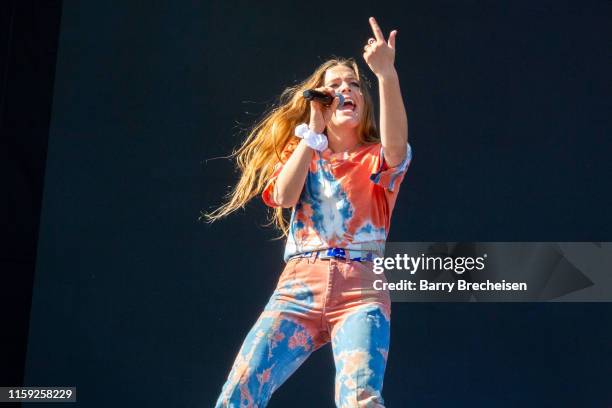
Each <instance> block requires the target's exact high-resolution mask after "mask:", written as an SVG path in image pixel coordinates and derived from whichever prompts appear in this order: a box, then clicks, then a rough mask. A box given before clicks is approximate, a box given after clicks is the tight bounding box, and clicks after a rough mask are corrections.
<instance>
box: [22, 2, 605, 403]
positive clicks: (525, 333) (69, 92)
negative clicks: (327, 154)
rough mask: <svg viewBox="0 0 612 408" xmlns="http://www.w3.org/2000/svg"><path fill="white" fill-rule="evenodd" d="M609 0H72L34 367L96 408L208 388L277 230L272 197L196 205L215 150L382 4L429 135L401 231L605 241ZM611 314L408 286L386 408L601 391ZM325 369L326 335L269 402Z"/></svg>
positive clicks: (202, 393) (305, 396)
mask: <svg viewBox="0 0 612 408" xmlns="http://www.w3.org/2000/svg"><path fill="white" fill-rule="evenodd" d="M611 11H612V6H611V3H609V2H604V1H591V2H581V3H579V4H578V3H576V2H573V3H564V2H559V1H555V2H552V1H551V2H548V1H546V2H544V1H540V2H535V3H534V2H515V1H505V2H472V1H463V2H454V1H437V2H419V3H418V4H417V3H413V4H401V3H400V2H386V3H380V4H378V5H374V4H372V3H371V2H367V3H366V2H352V3H347V4H323V3H316V4H315V3H309V4H307V3H301V4H300V3H295V4H289V3H288V2H287V3H280V4H275V5H274V6H271V5H269V6H268V5H263V4H262V5H258V6H255V5H254V4H252V3H247V2H245V3H236V2H207V3H205V4H202V3H196V2H180V3H178V2H169V1H166V2H163V1H155V2H149V4H147V6H146V7H144V6H139V5H137V4H136V3H135V2H129V3H128V4H118V3H113V4H110V3H109V4H103V3H102V2H98V4H94V3H93V2H79V1H64V8H63V15H62V26H61V34H60V41H59V51H58V58H57V66H56V77H55V94H54V100H53V116H52V122H51V128H50V136H49V147H48V156H47V157H48V159H47V167H46V174H45V187H44V199H43V203H42V204H43V210H42V215H41V226H40V240H39V246H38V259H37V270H36V277H35V283H34V295H33V301H32V316H31V321H30V338H29V342H28V354H27V365H26V384H29V385H75V386H77V387H78V398H79V401H80V404H81V405H84V406H109V405H121V406H168V405H170V406H212V404H213V402H214V400H215V399H216V396H217V394H218V393H219V391H220V387H221V385H222V383H223V381H224V379H225V377H226V375H227V373H228V371H229V368H230V365H231V363H232V360H233V358H234V356H235V353H236V352H237V350H238V347H239V346H240V343H241V341H242V339H243V338H244V335H245V334H246V333H247V331H248V329H249V328H250V326H251V325H252V324H253V322H254V321H255V319H256V317H257V316H258V314H259V313H260V311H261V309H262V308H263V306H264V304H265V302H266V301H267V299H268V297H269V295H270V293H271V291H272V289H273V287H274V284H275V282H276V279H277V277H278V274H279V273H280V271H281V269H282V266H283V262H282V259H281V256H282V249H283V247H282V244H283V243H282V242H281V241H272V240H271V238H273V237H274V236H275V235H276V233H275V232H274V231H272V230H270V229H267V228H264V227H263V226H262V225H263V224H264V223H265V217H266V208H265V207H264V206H263V204H262V203H261V201H260V200H255V201H253V202H252V203H251V204H250V205H249V206H248V207H247V208H246V210H245V211H244V212H239V213H238V214H236V215H233V216H232V217H230V218H229V219H227V220H224V221H222V222H219V223H216V224H213V225H206V224H203V223H200V222H198V221H197V218H198V215H199V211H200V209H206V210H209V209H212V208H214V206H215V205H217V204H219V203H220V202H221V200H222V198H223V195H224V194H225V193H227V192H228V186H229V185H231V184H232V183H234V182H235V181H236V177H237V174H236V173H235V172H233V170H232V164H231V163H230V162H228V161H227V160H225V159H216V160H209V159H212V158H214V157H218V156H222V155H226V154H228V153H229V152H230V151H231V149H232V147H234V146H236V145H237V144H238V143H239V142H240V141H241V140H242V138H243V137H244V134H243V133H241V132H240V131H241V129H245V128H248V126H249V124H252V123H253V122H254V121H255V120H256V119H257V118H258V117H259V116H260V114H261V113H262V112H264V111H265V110H266V109H267V108H269V107H270V105H271V104H272V103H273V102H274V101H275V100H276V99H275V98H276V97H277V96H278V95H279V94H280V92H281V91H282V89H283V88H284V87H286V86H288V85H291V84H293V83H294V82H295V81H298V80H301V79H302V78H303V77H305V76H306V75H308V74H309V73H310V72H311V71H312V70H313V69H314V68H315V67H316V65H318V64H319V63H320V62H322V61H323V60H324V59H326V58H327V57H329V56H332V55H341V56H354V57H356V58H358V59H359V60H360V61H362V59H361V49H362V46H363V43H364V42H365V41H366V40H367V38H368V37H369V36H370V35H371V33H370V29H369V25H368V23H367V17H368V16H370V15H374V16H376V17H377V18H378V20H379V22H380V24H381V26H382V28H383V31H384V32H385V34H386V35H388V33H389V31H390V30H391V29H393V28H398V29H399V34H398V38H397V50H398V51H397V59H396V65H397V67H398V71H399V75H400V80H401V84H402V90H403V94H404V99H405V101H406V104H407V110H408V115H409V127H410V140H411V143H412V145H413V148H414V152H415V158H414V161H413V163H412V166H411V168H410V170H409V174H408V175H407V177H406V179H405V180H404V182H403V185H402V189H401V192H400V197H399V199H398V204H397V206H396V208H395V212H394V216H393V223H392V225H393V226H392V229H391V234H390V237H389V240H392V241H420V240H423V241H436V240H438V241H458V240H470V241H487V240H495V241H512V240H521V241H540V240H541V241H544V240H550V241H564V240H571V241H581V240H587V241H609V240H610V239H611V238H612V217H610V215H609V208H610V206H611V204H612V194H611V192H610V188H609V179H610V176H611V175H612V164H611V163H610V160H609V156H610V153H611V151H612V149H611V147H612V141H611V140H610V138H609V134H610V133H609V130H610V118H609V114H608V113H609V112H608V110H609V102H610V101H609V94H610V86H609V85H610V84H609V72H610V68H611V67H610V59H609V43H610V27H611V23H612V13H611ZM315 23H316V24H315ZM313 25H316V28H311V27H313ZM362 66H363V67H364V69H367V68H366V66H365V64H363V63H362ZM370 78H372V79H373V76H372V75H370ZM374 86H375V83H374ZM375 89H376V86H375ZM375 92H376V91H375ZM604 107H605V108H608V109H607V110H606V111H604ZM606 114H607V115H606ZM611 311H612V308H611V307H610V304H394V309H393V324H392V327H393V329H392V340H391V342H392V344H391V352H390V361H389V365H388V371H387V375H386V382H385V390H384V395H385V399H386V401H387V403H388V404H387V405H388V406H390V407H402V406H414V407H446V406H464V405H465V406H482V407H485V406H487V407H488V406H496V407H516V406H518V405H522V406H530V407H531V406H533V407H553V406H554V407H559V406H564V407H576V406H581V407H583V406H584V407H601V406H607V405H609V404H610V403H612V399H611V398H612V395H611V391H610V388H609V378H612V368H611V367H612V352H611V350H612V340H611V339H612V326H611V325H610V324H609V323H610V312H611ZM333 375H334V373H333V364H332V358H331V351H330V350H329V349H328V348H325V349H324V350H322V351H320V352H318V353H316V354H315V355H314V356H313V357H311V359H310V360H309V361H308V362H307V363H306V364H305V365H304V366H303V367H302V368H301V369H300V370H299V371H298V372H297V373H296V374H295V375H294V376H293V377H292V378H291V379H290V380H289V381H288V382H287V383H286V384H285V385H284V386H283V387H282V388H281V389H280V390H279V391H278V392H277V393H276V394H275V395H274V397H273V399H272V402H271V404H270V406H271V407H328V406H331V405H332V402H331V401H332V399H333ZM117 401H120V403H117ZM606 404H607V405H606Z"/></svg>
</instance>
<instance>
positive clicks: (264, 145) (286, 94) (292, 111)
mask: <svg viewBox="0 0 612 408" xmlns="http://www.w3.org/2000/svg"><path fill="white" fill-rule="evenodd" d="M337 65H343V66H346V67H348V68H350V69H352V70H353V72H354V73H355V76H356V77H357V78H358V79H359V81H360V84H361V87H360V89H361V92H362V94H363V99H364V105H363V115H362V116H361V121H360V124H359V132H358V133H359V142H360V143H362V144H371V143H378V142H379V141H380V136H379V133H378V130H377V128H376V122H375V118H374V109H373V103H372V97H371V95H370V92H369V90H368V88H369V83H368V81H367V79H366V78H365V77H363V76H361V75H360V74H359V67H358V66H357V62H356V61H355V60H354V59H353V58H333V59H329V60H327V61H325V62H324V63H323V64H321V65H320V66H319V67H318V68H317V69H316V70H315V71H314V72H313V73H312V75H310V76H309V77H308V78H306V79H305V80H304V81H302V82H301V83H299V84H297V85H295V86H292V87H289V88H287V89H285V90H284V91H283V93H282V94H281V96H280V98H279V103H278V104H277V105H276V106H275V107H273V108H272V109H271V110H269V111H268V113H266V114H265V115H264V117H263V118H262V119H261V120H260V121H259V122H257V123H256V124H255V125H254V126H253V127H252V128H251V130H250V131H249V133H248V136H247V137H246V139H245V140H244V142H243V143H242V145H241V146H240V147H239V148H238V149H234V151H233V152H232V154H231V155H230V156H229V157H230V158H235V160H236V167H237V168H238V170H239V171H240V173H241V176H240V180H239V181H238V183H237V184H236V186H235V187H234V189H233V190H232V191H231V192H230V193H228V194H227V195H226V200H227V201H226V202H225V203H224V204H223V205H221V206H220V207H218V208H217V209H215V210H214V211H212V212H210V213H204V212H202V213H201V215H200V220H202V219H205V220H206V222H214V221H216V220H218V219H220V218H223V217H225V216H227V215H229V214H230V213H232V212H234V211H236V210H237V209H239V208H244V207H245V205H246V204H247V203H248V202H249V201H250V200H251V199H252V198H253V197H255V196H258V195H259V194H261V193H262V191H263V189H264V188H265V187H266V183H267V181H268V179H269V178H270V176H271V175H272V173H273V171H274V166H275V165H276V164H277V163H278V162H281V161H282V162H283V163H284V162H286V159H285V160H284V161H283V158H282V157H281V153H282V152H283V151H284V150H285V149H287V148H288V149H289V150H290V151H292V149H291V148H295V145H297V144H298V143H299V141H300V139H299V138H298V137H297V136H295V135H294V130H295V127H296V126H297V125H299V124H300V123H304V122H306V123H307V122H308V121H309V118H310V105H309V103H308V101H306V100H305V99H304V98H303V97H302V92H303V91H305V90H306V89H311V88H317V87H320V86H323V85H324V79H325V72H326V71H327V70H328V69H330V68H333V67H335V66H337ZM290 145H292V146H290ZM271 224H274V226H275V227H276V228H278V229H279V230H280V231H282V236H280V237H278V238H282V237H285V236H287V234H288V230H289V223H288V221H287V220H286V219H285V217H284V214H283V208H281V207H278V208H274V209H273V213H272V217H271V220H270V222H269V223H268V224H266V225H271Z"/></svg>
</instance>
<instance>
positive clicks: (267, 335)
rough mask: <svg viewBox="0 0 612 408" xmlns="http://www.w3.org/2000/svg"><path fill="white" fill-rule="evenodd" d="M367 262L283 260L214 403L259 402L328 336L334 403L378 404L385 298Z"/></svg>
mask: <svg viewBox="0 0 612 408" xmlns="http://www.w3.org/2000/svg"><path fill="white" fill-rule="evenodd" d="M376 279H383V280H384V279H385V278H384V275H375V274H374V273H373V272H372V263H371V262H357V261H345V260H341V259H320V258H318V257H317V256H316V255H313V256H312V257H309V258H293V259H290V260H289V261H288V262H287V264H286V266H285V268H284V270H283V272H282V274H281V277H280V279H279V282H278V285H277V287H276V289H275V291H274V293H273V294H272V296H271V298H270V301H269V302H268V304H267V305H266V307H265V309H264V311H263V312H262V313H261V315H260V316H259V318H258V320H257V322H256V323H255V325H254V326H253V327H252V328H251V330H250V331H249V333H248V335H247V337H246V339H245V340H244V342H243V344H242V347H241V348H240V351H239V353H238V356H237V357H236V360H235V362H234V364H233V367H232V369H231V372H230V374H229V377H228V379H227V381H226V383H225V384H224V385H223V389H222V392H221V395H220V396H219V398H218V400H217V404H216V407H232V408H238V407H265V406H266V404H267V403H268V401H269V399H270V397H271V395H272V393H273V392H274V391H275V390H276V389H277V388H278V387H280V386H281V384H283V382H284V381H285V380H286V379H287V378H289V376H290V375H291V374H292V373H293V372H294V371H295V370H296V369H297V368H298V367H299V366H300V365H301V364H302V363H303V362H304V361H305V360H306V359H307V358H308V356H309V355H310V354H311V353H312V352H313V351H315V350H317V349H318V348H320V347H321V346H323V345H324V344H326V343H328V342H329V341H331V343H332V350H333V355H334V361H335V365H336V391H335V402H336V406H337V407H339V408H349V407H351V408H353V407H355V408H356V407H377V408H380V407H384V401H383V398H382V395H381V391H382V386H383V377H384V372H385V366H386V363H387V353H388V350H389V330H390V313H391V302H390V299H389V293H388V291H377V290H374V289H373V287H372V282H373V281H374V280H376Z"/></svg>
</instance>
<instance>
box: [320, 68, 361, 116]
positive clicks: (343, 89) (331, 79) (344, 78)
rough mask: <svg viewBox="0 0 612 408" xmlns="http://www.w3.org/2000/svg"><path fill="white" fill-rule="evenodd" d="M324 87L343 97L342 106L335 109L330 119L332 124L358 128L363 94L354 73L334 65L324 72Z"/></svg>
mask: <svg viewBox="0 0 612 408" xmlns="http://www.w3.org/2000/svg"><path fill="white" fill-rule="evenodd" d="M324 86H329V87H331V88H333V89H334V90H335V91H336V92H337V93H340V94H342V95H343V96H344V106H343V107H342V108H340V109H336V112H334V114H333V116H332V118H331V122H332V124H333V125H335V126H348V127H357V126H359V122H360V121H361V112H363V94H362V93H361V83H360V81H359V78H358V77H357V75H355V72H354V71H353V70H352V69H350V68H349V67H346V66H344V65H336V66H335V67H332V68H330V69H328V70H327V71H325V78H324ZM351 102H352V104H351Z"/></svg>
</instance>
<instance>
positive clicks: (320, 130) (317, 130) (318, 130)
mask: <svg viewBox="0 0 612 408" xmlns="http://www.w3.org/2000/svg"><path fill="white" fill-rule="evenodd" d="M308 129H310V130H312V131H313V132H315V133H319V134H320V133H323V131H324V130H325V126H323V128H321V127H320V126H317V125H316V124H315V123H313V122H310V123H309V124H308Z"/></svg>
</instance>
